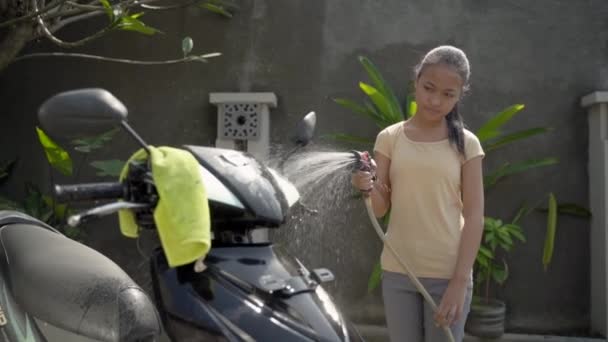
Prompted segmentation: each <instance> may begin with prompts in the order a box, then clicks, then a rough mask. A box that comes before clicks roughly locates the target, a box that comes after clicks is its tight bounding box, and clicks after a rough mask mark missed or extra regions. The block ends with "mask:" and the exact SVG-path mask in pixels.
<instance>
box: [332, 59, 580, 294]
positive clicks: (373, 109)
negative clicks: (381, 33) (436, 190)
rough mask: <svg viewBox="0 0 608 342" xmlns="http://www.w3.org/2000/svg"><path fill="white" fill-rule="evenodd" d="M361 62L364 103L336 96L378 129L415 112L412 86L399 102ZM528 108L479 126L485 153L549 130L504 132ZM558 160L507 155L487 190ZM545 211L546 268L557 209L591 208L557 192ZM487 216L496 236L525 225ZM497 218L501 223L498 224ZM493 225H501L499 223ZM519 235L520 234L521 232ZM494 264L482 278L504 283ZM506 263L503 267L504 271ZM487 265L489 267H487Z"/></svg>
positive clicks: (347, 138)
mask: <svg viewBox="0 0 608 342" xmlns="http://www.w3.org/2000/svg"><path fill="white" fill-rule="evenodd" d="M359 62H360V63H361V64H362V66H363V68H364V69H365V72H366V74H367V76H368V77H369V78H370V80H371V81H372V84H371V85H370V84H367V83H364V82H359V88H361V90H362V91H363V94H364V95H365V99H364V101H363V103H362V104H360V103H357V102H355V101H353V100H350V99H346V98H335V99H334V102H336V103H337V104H338V105H340V106H342V107H344V108H346V109H348V110H350V111H352V112H354V113H355V114H357V115H360V116H363V117H365V118H367V119H370V120H372V121H373V122H374V123H375V124H376V126H378V127H379V128H380V129H382V128H385V127H387V126H389V125H391V124H394V123H397V122H399V121H402V120H403V119H404V118H409V117H411V116H412V115H415V113H416V102H415V101H414V99H413V96H412V94H411V91H410V93H408V94H407V95H406V96H405V102H404V103H403V105H401V103H400V102H399V101H398V100H397V98H396V96H395V94H394V91H393V90H392V89H391V87H390V85H389V84H388V83H387V82H386V81H385V80H384V78H383V77H382V75H381V73H380V71H379V70H378V68H377V67H376V66H375V65H374V64H373V63H372V62H371V61H370V60H369V59H368V58H366V57H359ZM524 108H525V106H524V105H523V104H515V105H512V106H509V107H507V108H505V109H503V110H502V111H500V112H498V113H496V114H494V115H493V116H492V117H490V118H489V119H488V120H487V121H486V122H485V123H483V124H482V125H481V127H480V128H479V129H478V130H477V131H476V132H475V135H476V136H477V137H478V138H479V140H480V142H481V144H482V147H483V149H484V151H485V152H486V156H491V155H494V154H495V153H494V151H496V150H499V149H500V148H503V147H505V146H508V145H510V144H513V143H516V142H520V141H524V140H526V139H529V138H531V137H534V136H537V135H540V134H543V133H547V132H549V131H550V130H551V128H550V127H532V128H526V129H523V130H519V131H515V132H504V131H503V127H504V126H505V125H506V124H507V123H509V122H510V121H511V120H513V119H514V118H515V117H516V116H517V115H518V114H519V113H520V112H521V111H522V110H523V109H524ZM404 114H405V116H404ZM330 137H331V138H333V139H336V140H339V141H343V142H347V143H355V144H365V145H368V146H369V145H370V144H373V141H370V140H369V139H368V138H364V137H359V136H352V135H348V134H334V135H331V136H330ZM558 162H559V160H558V159H557V158H554V157H544V158H532V159H526V160H522V161H517V162H510V161H506V162H504V163H503V164H501V165H500V166H499V167H498V168H497V169H496V170H491V171H490V172H486V173H485V174H486V175H485V176H484V191H486V192H487V191H489V190H490V189H491V188H492V187H494V185H496V184H497V183H498V182H499V181H500V180H502V179H504V178H506V177H508V176H513V175H516V174H520V173H523V172H526V171H529V170H532V169H536V168H539V167H547V166H551V165H555V164H557V163H558ZM546 211H547V231H546V234H545V244H544V247H543V260H542V263H543V267H544V269H545V270H546V269H547V268H548V265H549V264H550V262H551V258H552V255H553V245H554V243H555V242H554V241H555V232H556V227H557V214H558V213H559V214H570V215H575V216H578V217H589V216H590V213H589V211H588V210H587V209H586V208H583V207H581V206H578V205H576V204H571V203H568V204H559V203H557V200H556V199H555V196H554V195H553V194H549V209H548V210H546ZM529 212H530V210H524V211H520V212H519V213H518V215H517V219H518V220H519V219H521V218H522V217H523V216H524V215H527V214H528V213H529ZM486 220H488V221H487V222H488V223H487V224H486V227H485V228H484V232H485V234H484V239H486V238H487V232H488V227H492V228H491V229H493V230H492V231H501V232H503V233H500V235H496V239H498V238H499V237H500V236H502V237H504V236H507V235H505V234H507V233H505V232H508V233H509V234H518V233H513V232H516V231H517V232H520V233H521V227H520V226H519V225H516V224H515V223H514V222H511V223H509V224H507V225H503V224H502V221H500V220H498V219H495V218H486ZM498 223H500V225H499V224H498ZM488 224H489V226H488ZM495 226H497V228H496V227H495ZM503 226H506V228H502V227H503ZM515 227H517V228H515ZM518 228H519V229H518ZM509 237H510V235H509ZM509 237H505V239H508V238H509ZM521 237H522V238H523V234H522V235H521ZM517 238H518V239H519V235H518V237H517ZM490 241H492V240H490ZM497 243H498V242H497ZM504 243H506V242H505V241H503V244H504ZM497 246H500V247H501V248H502V247H503V245H501V244H500V243H498V244H497ZM505 246H506V244H505ZM503 249H504V248H503ZM509 250H510V247H509ZM488 252H491V253H488ZM493 252H494V250H492V249H488V248H487V247H484V248H483V249H480V252H479V255H481V257H478V259H477V262H476V263H475V269H481V270H484V265H481V264H480V261H479V260H482V262H484V261H488V260H493V259H490V257H489V256H490V255H492V256H493V255H494V254H493ZM484 257H485V259H484ZM488 265H490V264H488ZM492 265H493V266H492V271H491V272H490V276H489V277H487V278H484V279H488V280H491V279H493V280H501V281H497V283H499V284H502V283H503V282H504V280H506V277H507V276H508V272H507V269H506V267H504V268H501V266H500V265H498V264H492ZM496 265H498V266H496ZM503 269H504V273H503V272H502V270H503ZM485 270H486V271H487V269H485ZM482 272H483V271H482ZM380 274H381V271H380V266H379V264H376V265H375V267H374V269H373V271H372V275H371V276H370V279H369V281H368V290H369V291H372V290H373V289H375V288H376V287H377V286H378V284H379V282H380ZM503 276H504V279H503ZM482 277H483V275H482Z"/></svg>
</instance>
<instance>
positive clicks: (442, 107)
mask: <svg viewBox="0 0 608 342" xmlns="http://www.w3.org/2000/svg"><path fill="white" fill-rule="evenodd" d="M462 86H463V80H462V78H461V77H460V75H458V73H457V72H456V71H454V70H453V69H452V68H450V67H448V66H447V65H444V64H435V65H429V66H426V67H424V69H423V70H422V71H421V72H420V75H419V76H418V79H417V80H416V85H415V90H416V92H415V96H416V104H417V106H418V111H417V112H416V115H422V116H423V117H424V118H425V119H426V120H428V121H439V120H442V119H444V118H445V116H446V115H448V113H449V112H450V111H451V110H452V108H454V106H455V105H456V103H457V102H458V100H459V99H460V96H461V95H462Z"/></svg>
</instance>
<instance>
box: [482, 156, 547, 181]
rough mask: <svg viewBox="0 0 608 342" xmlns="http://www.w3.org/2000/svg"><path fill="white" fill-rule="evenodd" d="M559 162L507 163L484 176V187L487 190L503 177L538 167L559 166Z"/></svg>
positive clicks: (544, 159)
mask: <svg viewBox="0 0 608 342" xmlns="http://www.w3.org/2000/svg"><path fill="white" fill-rule="evenodd" d="M557 162H558V159H557V158H543V159H529V160H525V161H522V162H519V163H515V164H511V163H509V162H507V163H505V164H503V165H502V166H501V167H500V168H499V169H498V170H496V171H494V172H491V173H490V174H489V175H487V176H484V182H483V183H484V187H485V188H486V189H487V188H489V187H491V186H493V185H495V184H496V183H497V182H498V181H499V180H500V179H501V178H503V177H506V176H510V175H513V174H516V173H520V172H524V171H528V170H530V169H534V168H537V167H542V166H549V165H554V164H557Z"/></svg>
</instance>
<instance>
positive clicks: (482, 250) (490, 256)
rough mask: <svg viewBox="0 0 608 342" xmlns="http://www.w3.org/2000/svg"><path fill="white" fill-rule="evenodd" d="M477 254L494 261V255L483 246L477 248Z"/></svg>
mask: <svg viewBox="0 0 608 342" xmlns="http://www.w3.org/2000/svg"><path fill="white" fill-rule="evenodd" d="M479 254H481V255H483V256H484V257H486V258H488V259H494V253H492V251H491V250H489V249H487V248H486V247H484V246H479Z"/></svg>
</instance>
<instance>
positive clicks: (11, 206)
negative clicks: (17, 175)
mask: <svg viewBox="0 0 608 342" xmlns="http://www.w3.org/2000/svg"><path fill="white" fill-rule="evenodd" d="M0 210H17V211H25V210H24V209H23V206H22V205H20V204H19V203H17V202H16V201H13V200H11V199H8V198H6V197H2V196H0Z"/></svg>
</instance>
